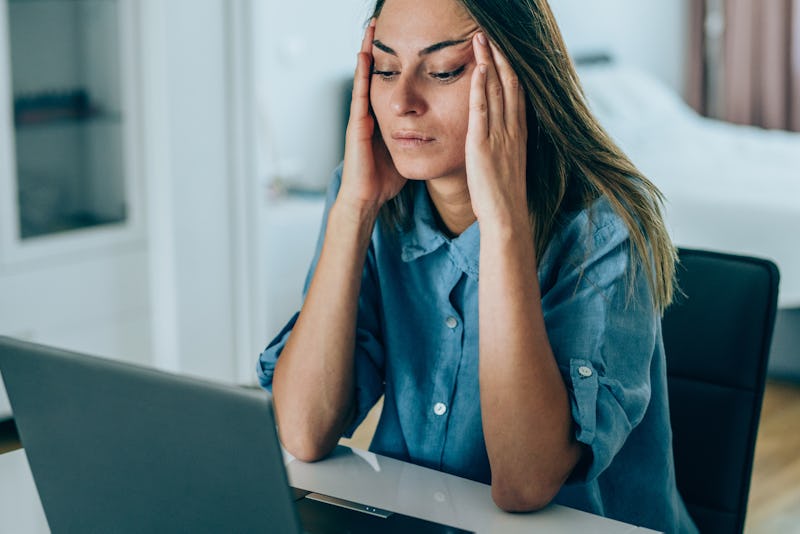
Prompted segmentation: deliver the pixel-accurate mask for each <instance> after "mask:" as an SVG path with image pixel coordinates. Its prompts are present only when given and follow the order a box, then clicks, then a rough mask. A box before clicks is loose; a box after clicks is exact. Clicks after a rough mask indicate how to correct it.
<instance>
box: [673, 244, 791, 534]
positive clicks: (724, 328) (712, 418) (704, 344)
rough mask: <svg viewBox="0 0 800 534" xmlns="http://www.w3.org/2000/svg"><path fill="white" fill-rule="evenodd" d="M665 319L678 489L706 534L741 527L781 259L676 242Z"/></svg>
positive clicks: (775, 306)
mask: <svg viewBox="0 0 800 534" xmlns="http://www.w3.org/2000/svg"><path fill="white" fill-rule="evenodd" d="M679 256H680V260H681V262H680V265H678V283H679V287H680V289H681V291H682V292H683V294H682V295H679V296H678V297H677V299H676V302H675V303H673V304H672V306H670V307H669V308H668V309H667V311H666V313H665V315H664V318H663V320H662V325H663V328H664V348H665V350H666V358H667V373H668V379H667V382H668V387H669V402H670V411H671V420H672V432H673V447H674V454H675V470H676V477H677V482H678V490H679V491H680V493H681V495H682V496H683V498H684V501H685V502H686V505H687V506H688V508H689V513H690V514H691V515H692V518H693V519H694V520H695V523H696V524H697V526H698V528H699V529H700V532H702V533H732V532H736V533H741V532H742V531H743V529H744V519H745V513H746V511H747V496H748V493H749V491H750V475H751V471H752V468H753V453H754V449H755V443H756V433H757V431H758V422H759V416H760V414H761V400H762V398H763V395H764V382H765V380H766V369H767V357H768V355H769V349H770V343H771V341H772V329H773V326H774V323H775V311H776V308H777V300H778V279H779V273H778V268H777V267H776V266H775V264H774V263H772V262H770V261H768V260H763V259H757V258H751V257H745V256H734V255H731V254H720V253H714V252H707V251H700V250H687V249H682V250H679Z"/></svg>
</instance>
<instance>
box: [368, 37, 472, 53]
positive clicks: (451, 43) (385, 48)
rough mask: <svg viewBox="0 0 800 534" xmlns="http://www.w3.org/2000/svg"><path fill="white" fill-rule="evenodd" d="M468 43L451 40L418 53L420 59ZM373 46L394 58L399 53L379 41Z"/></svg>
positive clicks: (374, 41) (373, 43)
mask: <svg viewBox="0 0 800 534" xmlns="http://www.w3.org/2000/svg"><path fill="white" fill-rule="evenodd" d="M467 41H469V39H449V40H447V41H442V42H440V43H436V44H432V45H430V46H428V47H425V48H423V49H422V50H420V51H419V52H418V53H417V55H418V56H420V57H422V56H426V55H428V54H433V53H434V52H438V51H439V50H441V49H443V48H447V47H449V46H455V45H459V44H461V43H466V42H467ZM372 45H373V46H374V47H375V48H377V49H378V50H383V51H384V52H386V53H387V54H391V55H393V56H396V55H397V52H395V51H394V49H393V48H391V47H389V46H386V45H385V44H383V43H382V42H381V41H379V40H378V39H375V40H373V41H372Z"/></svg>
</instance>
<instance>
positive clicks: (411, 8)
mask: <svg viewBox="0 0 800 534" xmlns="http://www.w3.org/2000/svg"><path fill="white" fill-rule="evenodd" d="M477 29H478V26H477V24H476V23H475V21H474V20H473V19H472V17H471V16H470V14H469V12H468V11H467V10H466V8H465V7H464V6H463V4H461V2H459V1H458V0H386V3H385V4H384V6H383V9H382V10H381V14H380V16H379V17H378V20H377V22H376V26H375V39H376V40H378V41H380V42H381V43H384V44H385V45H387V46H389V47H391V48H393V49H394V50H398V51H400V50H399V49H400V48H402V49H403V50H402V51H404V52H408V51H414V52H419V51H421V50H423V49H425V48H427V47H430V46H431V45H433V44H436V43H440V42H445V41H461V40H464V39H467V40H468V39H469V38H470V37H471V36H472V34H474V33H475V31H476V30H477Z"/></svg>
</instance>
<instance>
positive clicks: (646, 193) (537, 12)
mask: <svg viewBox="0 0 800 534" xmlns="http://www.w3.org/2000/svg"><path fill="white" fill-rule="evenodd" d="M385 1H386V0H377V2H376V5H375V10H374V13H373V17H378V16H379V15H380V13H381V10H382V9H383V5H384V3H385ZM458 1H459V2H461V4H463V6H464V7H465V8H466V9H467V11H468V12H469V13H470V14H471V15H472V18H473V19H475V21H476V22H477V24H478V25H479V26H480V28H481V30H482V31H483V32H485V33H486V34H487V36H488V37H489V38H490V39H491V40H492V41H494V43H496V44H497V46H498V47H499V48H500V50H502V52H503V53H504V54H505V56H506V57H507V58H508V60H509V62H510V63H511V66H512V67H513V69H514V71H515V72H516V74H517V76H518V78H519V81H520V84H521V85H522V87H523V88H524V90H525V94H526V108H527V122H528V147H527V150H528V152H527V191H528V209H529V212H530V217H531V225H532V228H533V235H534V244H535V249H536V254H537V257H539V258H541V257H542V255H543V254H544V251H545V249H546V247H547V245H548V243H549V242H550V240H551V239H552V237H553V236H554V235H555V234H556V232H557V231H558V229H559V223H560V221H561V219H562V217H561V216H562V215H563V214H565V213H566V212H569V211H573V210H576V209H582V208H587V207H589V206H590V205H591V204H592V202H593V201H594V200H595V199H597V198H598V197H600V196H605V197H607V198H608V200H609V201H610V203H611V205H612V207H613V208H614V211H615V212H616V213H617V214H619V216H620V217H621V218H622V219H623V220H624V222H625V224H626V226H627V227H628V231H629V234H630V240H631V248H630V255H631V266H632V272H631V273H630V276H631V278H630V280H633V276H634V274H635V269H637V268H642V267H644V268H645V270H646V272H647V274H648V282H649V283H650V287H651V289H652V293H653V305H654V306H655V308H656V309H658V310H659V311H660V312H663V311H664V309H666V307H667V306H668V305H669V303H670V302H671V301H672V296H673V286H674V276H675V262H676V259H677V253H676V250H675V247H674V246H673V244H672V241H671V240H670V237H669V234H668V233H667V229H666V226H665V224H664V220H663V217H662V214H661V206H662V205H663V196H662V195H661V192H660V191H659V190H658V188H656V186H655V185H653V184H652V183H651V182H650V181H649V180H648V179H647V178H645V177H644V176H643V175H642V173H641V172H639V170H638V169H637V168H636V167H635V166H634V165H633V163H631V161H630V160H629V159H628V158H627V156H625V154H624V153H623V152H622V151H621V150H620V149H619V148H618V147H617V145H616V144H615V143H614V142H613V141H612V140H611V139H610V138H609V136H608V134H607V133H606V132H605V131H604V130H603V129H602V128H601V127H600V125H599V124H598V122H597V120H596V119H595V118H594V116H593V115H592V113H591V112H590V111H589V109H588V107H587V105H586V101H585V98H584V95H583V90H582V89H581V86H580V83H579V80H578V75H577V73H576V72H575V69H574V67H573V65H572V61H571V60H570V58H569V55H568V53H567V49H566V46H565V44H564V40H563V38H562V36H561V32H560V31H559V29H558V25H557V24H556V21H555V17H554V16H553V13H552V11H551V10H550V6H549V5H548V3H547V1H546V0H458ZM411 198H412V197H411V188H409V187H406V188H404V190H403V191H401V193H400V194H399V195H398V196H396V197H395V198H394V199H392V200H391V201H389V202H387V203H386V205H385V206H384V208H383V211H382V213H381V219H382V221H383V222H384V223H385V224H387V225H389V226H390V227H395V228H396V227H407V225H408V224H409V223H410V215H411V205H412V204H411ZM651 255H652V256H651ZM630 289H631V291H632V289H633V286H632V284H631V286H630Z"/></svg>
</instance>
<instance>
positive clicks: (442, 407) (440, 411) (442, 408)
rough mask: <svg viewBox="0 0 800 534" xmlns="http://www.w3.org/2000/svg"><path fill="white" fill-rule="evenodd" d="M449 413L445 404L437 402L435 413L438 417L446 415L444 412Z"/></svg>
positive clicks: (434, 407)
mask: <svg viewBox="0 0 800 534" xmlns="http://www.w3.org/2000/svg"><path fill="white" fill-rule="evenodd" d="M446 411H447V406H446V405H445V403H443V402H437V403H436V404H434V405H433V413H435V414H436V415H444V412H446Z"/></svg>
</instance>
